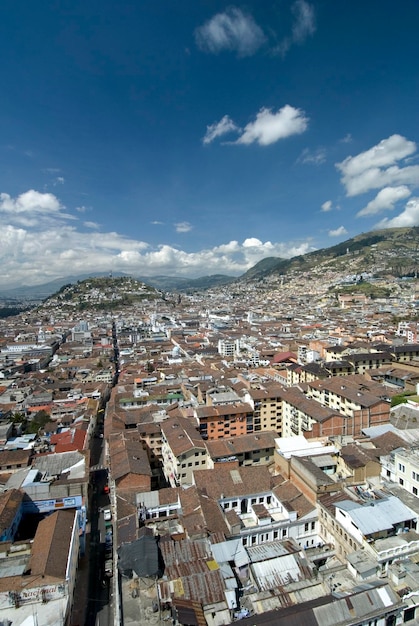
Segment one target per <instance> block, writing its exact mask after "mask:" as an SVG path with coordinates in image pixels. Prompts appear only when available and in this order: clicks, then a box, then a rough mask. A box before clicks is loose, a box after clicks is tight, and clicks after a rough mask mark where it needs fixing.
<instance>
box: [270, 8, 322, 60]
mask: <svg viewBox="0 0 419 626" xmlns="http://www.w3.org/2000/svg"><path fill="white" fill-rule="evenodd" d="M291 11H292V13H293V15H294V23H293V26H292V34H291V35H290V36H288V37H284V39H283V40H282V41H281V43H280V44H279V46H277V48H276V49H275V50H274V52H279V53H280V54H281V55H282V56H285V54H286V53H287V52H288V50H289V49H290V48H291V46H292V45H293V44H302V43H304V41H305V40H306V39H307V37H309V36H310V35H314V33H315V32H316V19H315V15H314V8H313V6H312V5H311V4H309V3H308V2H305V0H296V2H294V4H293V5H292V7H291Z"/></svg>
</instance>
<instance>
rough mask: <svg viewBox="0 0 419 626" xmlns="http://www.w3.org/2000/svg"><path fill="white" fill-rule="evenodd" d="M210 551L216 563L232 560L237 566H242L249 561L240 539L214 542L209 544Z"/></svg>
mask: <svg viewBox="0 0 419 626" xmlns="http://www.w3.org/2000/svg"><path fill="white" fill-rule="evenodd" d="M211 551H212V553H213V555H214V558H215V560H216V561H217V563H228V562H229V561H234V563H235V564H236V566H237V567H243V566H244V565H247V564H248V563H249V556H248V554H247V552H246V550H245V548H244V547H243V545H242V542H241V539H232V540H231V541H222V542H220V543H215V544H213V545H212V546H211Z"/></svg>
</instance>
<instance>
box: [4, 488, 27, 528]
mask: <svg viewBox="0 0 419 626" xmlns="http://www.w3.org/2000/svg"><path fill="white" fill-rule="evenodd" d="M23 498H24V493H23V492H22V491H19V490H18V489H11V490H10V491H6V492H5V493H2V494H1V495H0V535H2V534H3V532H4V531H6V530H8V529H9V528H10V526H11V524H12V522H13V520H14V519H15V517H16V515H17V513H18V511H19V509H20V507H21V506H22V501H23Z"/></svg>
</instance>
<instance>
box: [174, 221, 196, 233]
mask: <svg viewBox="0 0 419 626" xmlns="http://www.w3.org/2000/svg"><path fill="white" fill-rule="evenodd" d="M175 229H176V232H177V233H189V231H191V230H192V225H191V224H190V223H189V222H178V223H177V224H175Z"/></svg>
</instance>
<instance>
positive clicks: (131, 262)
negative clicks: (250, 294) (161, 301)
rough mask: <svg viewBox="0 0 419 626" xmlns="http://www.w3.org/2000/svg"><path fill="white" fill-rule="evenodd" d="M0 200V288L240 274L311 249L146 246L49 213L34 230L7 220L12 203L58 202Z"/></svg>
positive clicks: (55, 208) (255, 242)
mask: <svg viewBox="0 0 419 626" xmlns="http://www.w3.org/2000/svg"><path fill="white" fill-rule="evenodd" d="M45 196H47V197H45ZM0 199H1V210H2V214H3V215H5V216H6V217H7V223H4V224H3V227H2V228H0V264H1V268H2V272H1V274H0V288H4V287H7V286H10V287H12V286H13V287H16V286H18V285H33V284H42V283H45V282H47V281H49V280H53V279H55V278H59V277H63V278H65V277H66V276H69V275H70V274H72V275H77V274H84V273H86V272H101V271H102V272H103V271H109V268H112V270H113V271H120V272H125V273H128V274H131V275H133V276H138V275H142V276H153V275H156V274H167V275H175V274H176V275H179V276H188V277H192V276H195V277H196V276H205V275H208V274H218V273H229V274H232V275H240V274H243V273H244V272H246V271H247V270H248V269H249V268H250V267H252V266H253V265H254V264H255V263H257V262H258V261H260V260H262V259H263V258H266V257H267V256H277V257H282V258H290V257H292V256H295V255H299V254H305V253H306V252H309V251H310V250H313V249H314V248H313V246H312V245H311V242H310V240H306V241H299V242H296V243H294V242H291V243H284V242H271V241H265V242H263V241H261V240H260V239H258V238H256V237H248V238H247V239H244V240H243V241H242V242H239V241H237V240H236V241H229V242H226V243H223V244H220V245H219V246H215V247H213V248H210V249H203V250H198V251H196V252H186V251H184V250H180V249H177V248H174V247H173V246H169V245H159V246H157V247H152V246H150V245H149V244H148V243H146V242H144V241H138V240H135V239H130V238H128V237H124V236H122V235H120V234H118V233H116V232H100V230H99V229H98V225H97V224H96V223H95V222H85V224H84V227H85V228H86V227H87V228H88V230H85V231H81V230H78V228H77V227H76V224H77V223H76V222H73V224H74V225H73V224H71V225H70V224H69V223H65V221H63V220H60V221H58V220H57V219H55V217H53V218H52V219H50V221H49V223H47V222H46V221H42V222H40V223H37V226H36V228H35V227H26V228H24V227H22V226H19V225H16V224H14V223H12V222H11V220H10V219H9V218H10V216H11V215H12V213H13V211H15V210H16V206H18V207H19V208H20V210H21V211H22V212H23V213H24V214H25V213H26V212H28V211H29V210H30V207H33V206H38V210H42V211H44V212H48V211H50V212H52V214H54V215H55V214H58V215H60V214H61V211H62V205H61V204H60V202H59V200H58V199H57V198H55V196H54V197H51V196H48V194H38V195H36V192H31V193H30V194H29V195H27V194H22V196H19V198H17V199H12V198H11V197H10V196H9V195H8V194H3V195H2V196H1V197H0ZM40 206H41V207H42V209H39V207H40ZM177 226H178V227H179V226H181V227H182V224H178V225H177ZM187 227H190V225H189V224H186V223H184V224H183V228H185V229H186V228H187ZM184 232H186V231H184Z"/></svg>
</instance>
